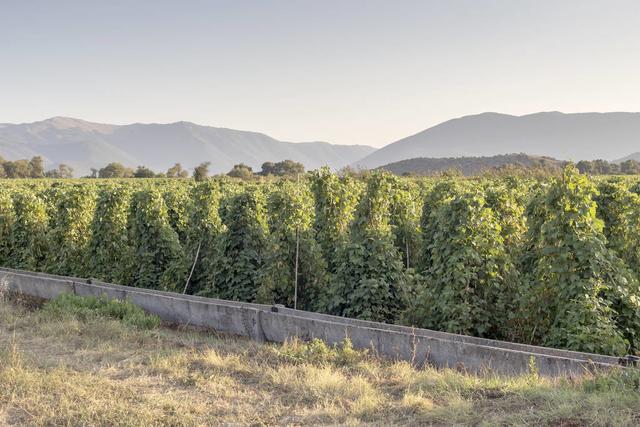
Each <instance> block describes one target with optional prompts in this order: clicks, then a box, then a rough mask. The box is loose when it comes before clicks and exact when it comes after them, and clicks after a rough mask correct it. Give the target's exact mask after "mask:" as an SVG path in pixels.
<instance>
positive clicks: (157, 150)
mask: <svg viewBox="0 0 640 427" xmlns="http://www.w3.org/2000/svg"><path fill="white" fill-rule="evenodd" d="M374 150H375V149H374V148H373V147H368V146H364V145H334V144H329V143H327V142H301V143H292V142H284V141H279V140H277V139H274V138H271V137H270V136H267V135H265V134H262V133H256V132H247V131H240V130H234V129H227V128H217V127H211V126H200V125H196V124H194V123H190V122H177V123H170V124H141V123H136V124H131V125H110V124H101V123H91V122H87V121H84V120H80V119H74V118H68V117H53V118H51V119H48V120H43V121H39V122H34V123H23V124H0V156H2V157H4V158H5V159H8V160H15V159H22V158H31V157H33V156H36V155H39V156H42V157H43V158H44V159H45V163H46V165H47V167H52V166H55V165H57V164H59V163H65V164H68V165H70V166H72V167H73V168H74V171H75V174H76V176H79V175H86V174H88V173H89V171H90V169H91V168H101V167H104V166H105V165H106V164H107V163H109V162H120V163H122V164H124V165H125V166H129V167H136V166H138V165H144V166H147V167H150V168H151V169H154V170H156V171H165V170H166V169H167V168H169V167H170V166H172V165H173V164H174V163H177V162H178V163H181V164H182V166H183V167H185V168H193V167H194V166H196V165H198V164H200V163H202V162H204V161H210V162H211V166H210V171H211V172H212V173H222V172H228V171H229V170H230V169H231V168H232V167H233V165H235V164H238V163H245V164H247V165H249V166H251V167H253V168H254V169H257V170H260V166H261V165H262V163H264V162H266V161H273V162H276V161H281V160H286V159H290V160H295V161H298V162H301V163H302V164H304V165H305V167H306V168H307V169H309V170H310V169H315V168H318V167H320V166H325V165H326V166H329V167H331V168H333V169H339V168H341V167H343V166H346V165H349V164H350V163H353V162H355V161H356V160H358V159H360V158H362V157H364V156H365V155H367V154H369V153H371V152H373V151H374Z"/></svg>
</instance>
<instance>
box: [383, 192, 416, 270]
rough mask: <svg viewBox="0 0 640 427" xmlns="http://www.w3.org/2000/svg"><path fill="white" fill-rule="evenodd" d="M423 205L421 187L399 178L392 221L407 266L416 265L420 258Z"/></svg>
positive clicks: (392, 208) (393, 193)
mask: <svg viewBox="0 0 640 427" xmlns="http://www.w3.org/2000/svg"><path fill="white" fill-rule="evenodd" d="M421 207H422V204H421V203H420V188H419V187H418V186H417V185H416V184H415V183H413V182H411V181H400V180H398V181H397V182H396V183H395V186H394V188H393V191H392V200H391V207H390V209H391V220H390V223H391V227H392V230H393V234H394V236H395V240H394V243H395V245H396V247H397V248H398V250H399V251H400V252H401V253H402V258H403V262H404V265H405V266H406V268H413V267H415V266H416V265H417V264H418V262H419V260H420V251H421V237H420V215H421V213H422V212H421Z"/></svg>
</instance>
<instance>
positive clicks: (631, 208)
mask: <svg viewBox="0 0 640 427" xmlns="http://www.w3.org/2000/svg"><path fill="white" fill-rule="evenodd" d="M598 193H599V194H598V195H597V196H596V198H595V200H596V203H597V206H598V210H597V213H598V217H599V218H600V219H602V220H603V222H604V230H603V232H604V235H605V236H606V238H607V246H608V247H609V248H611V249H612V250H613V251H614V252H615V253H616V254H617V256H618V257H620V258H622V259H623V260H624V261H625V262H626V263H627V265H628V266H629V267H630V268H631V269H632V270H634V272H635V273H636V275H639V274H640V233H639V230H640V195H638V194H636V193H633V192H631V191H629V189H628V186H627V184H626V183H625V182H624V181H622V180H620V179H614V180H611V181H604V182H601V183H600V184H599V186H598Z"/></svg>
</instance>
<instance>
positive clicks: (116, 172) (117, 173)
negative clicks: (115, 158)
mask: <svg viewBox="0 0 640 427" xmlns="http://www.w3.org/2000/svg"><path fill="white" fill-rule="evenodd" d="M98 177H99V178H132V177H133V170H132V169H131V168H128V167H125V166H123V165H122V164H120V163H117V162H114V163H109V164H108V165H106V166H105V167H103V168H102V169H100V170H99V171H98Z"/></svg>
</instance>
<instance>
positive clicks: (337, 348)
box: [275, 338, 367, 366]
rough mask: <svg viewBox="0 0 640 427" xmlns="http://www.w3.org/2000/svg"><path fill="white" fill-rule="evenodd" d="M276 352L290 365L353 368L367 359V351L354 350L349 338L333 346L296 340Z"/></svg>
mask: <svg viewBox="0 0 640 427" xmlns="http://www.w3.org/2000/svg"><path fill="white" fill-rule="evenodd" d="M275 351H276V354H277V355H278V356H279V357H280V358H281V359H283V360H284V361H287V362H289V363H313V364H316V365H337V366H353V365H355V364H356V363H358V362H362V361H363V360H365V359H366V358H367V351H366V350H356V349H354V348H353V344H352V343H351V340H350V339H349V338H345V339H344V340H343V341H342V342H340V343H339V344H334V345H333V346H330V345H327V344H326V343H325V342H324V341H322V340H320V339H317V338H315V339H313V340H311V341H309V342H304V341H301V340H299V339H297V338H296V339H293V340H290V341H285V342H284V343H283V344H282V345H281V346H279V347H277V348H275Z"/></svg>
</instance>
